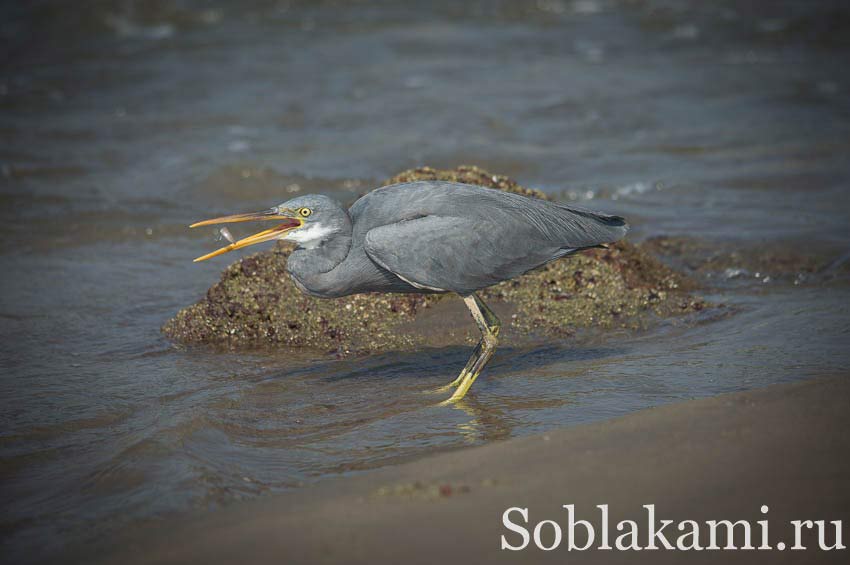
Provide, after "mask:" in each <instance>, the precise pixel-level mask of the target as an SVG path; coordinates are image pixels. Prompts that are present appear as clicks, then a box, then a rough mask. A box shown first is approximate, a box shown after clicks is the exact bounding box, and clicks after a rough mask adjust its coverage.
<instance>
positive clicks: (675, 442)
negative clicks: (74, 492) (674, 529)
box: [78, 376, 850, 563]
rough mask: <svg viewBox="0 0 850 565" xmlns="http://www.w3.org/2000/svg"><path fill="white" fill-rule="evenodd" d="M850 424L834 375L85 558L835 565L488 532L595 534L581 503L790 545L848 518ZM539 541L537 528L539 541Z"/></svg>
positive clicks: (195, 519)
mask: <svg viewBox="0 0 850 565" xmlns="http://www.w3.org/2000/svg"><path fill="white" fill-rule="evenodd" d="M849 424H850V380H848V378H847V377H846V376H845V377H834V378H829V379H818V380H813V381H806V382H799V383H794V384H784V385H775V386H771V387H768V388H764V389H760V390H753V391H749V392H743V393H736V394H727V395H721V396H717V397H713V398H707V399H700V400H694V401H688V402H682V403H676V404H671V405H667V406H662V407H658V408H653V409H649V410H644V411H640V412H637V413H634V414H631V415H628V416H625V417H622V418H618V419H615V420H611V421H606V422H601V423H596V424H590V425H585V426H578V427H574V428H569V429H561V430H555V431H552V432H550V433H547V434H545V435H537V436H533V437H525V438H518V439H511V440H507V441H503V442H496V443H492V444H489V445H485V446H482V447H476V448H470V449H463V450H458V451H454V452H450V453H444V454H440V455H436V456H430V457H426V458H424V459H421V460H418V461H414V462H411V463H407V464H403V465H398V466H394V467H388V468H384V469H380V470H377V471H374V472H369V473H366V474H363V475H360V476H356V477H351V478H343V479H336V480H327V481H324V482H320V483H319V484H317V485H315V486H313V487H308V488H303V489H299V490H296V491H293V492H291V493H286V494H283V495H277V496H269V497H266V498H263V499H260V500H256V501H251V502H247V503H242V504H234V505H232V506H230V507H227V508H225V509H221V510H218V511H214V512H210V513H206V514H200V515H194V516H191V517H174V518H169V519H167V520H165V521H163V522H161V523H159V524H155V525H152V526H145V527H141V528H138V529H135V530H132V531H128V532H126V533H124V534H123V535H120V536H118V537H117V538H114V539H113V540H112V542H111V544H112V545H111V546H110V547H108V548H105V549H106V550H105V551H104V548H97V552H96V553H97V554H98V556H99V557H100V561H101V562H103V563H236V562H248V563H337V562H347V563H376V562H380V563H434V562H451V563H461V562H465V563H480V562H492V561H505V562H518V563H533V562H538V561H540V560H542V559H545V560H552V561H559V562H571V561H574V562H581V563H588V562H594V563H596V562H598V563H603V562H604V563H610V562H627V561H628V562H635V561H639V562H644V561H648V560H649V557H650V555H651V559H652V561H653V562H655V561H659V560H660V561H662V562H671V563H672V562H682V561H683V560H684V561H685V562H691V561H697V562H710V561H713V562H719V561H720V560H722V561H723V562H724V563H725V562H727V561H729V560H731V561H734V562H745V563H752V562H765V563H777V562H787V563H792V562H793V563H820V562H832V561H834V562H839V561H841V562H846V561H844V559H846V556H847V550H843V551H842V550H836V551H831V552H829V553H827V552H824V551H820V550H818V549H808V550H806V551H799V550H798V551H790V550H789V551H784V552H780V551H777V550H775V549H774V550H772V551H764V550H761V551H759V550H751V551H740V550H739V551H702V552H693V551H689V552H682V551H652V552H651V553H649V552H648V551H646V550H644V551H643V552H642V553H640V554H637V553H636V552H635V551H616V550H608V551H605V550H599V549H590V550H587V551H582V552H578V551H567V548H566V546H565V545H561V547H559V548H558V549H555V550H553V551H551V552H548V553H544V552H543V551H540V550H538V549H537V548H535V547H534V545H533V543H532V544H530V545H529V547H528V548H527V549H525V550H523V551H517V552H513V551H500V549H499V547H500V539H501V536H502V535H507V536H510V537H507V538H506V539H507V540H508V541H509V542H510V543H511V544H518V543H520V541H521V538H520V535H519V534H517V533H512V532H509V531H508V530H507V529H506V528H505V527H503V525H502V521H501V520H502V513H503V512H504V511H505V510H506V509H507V508H509V507H512V506H519V507H527V508H528V511H529V517H530V522H531V524H532V525H533V524H536V523H537V522H538V521H540V520H543V519H552V520H555V521H557V522H559V524H561V525H562V526H564V525H565V524H566V519H567V515H566V511H565V510H564V509H563V508H561V506H562V505H564V504H574V505H575V508H576V515H577V517H578V518H586V519H588V520H589V521H590V522H591V523H593V524H594V527H595V529H596V531H597V535H598V532H599V531H600V527H601V524H600V523H599V511H598V510H597V509H596V508H595V506H596V505H599V504H607V505H608V506H609V509H610V515H609V518H608V519H609V522H610V524H611V529H612V530H613V525H614V524H616V523H617V522H618V521H619V520H622V519H628V518H630V519H634V520H635V521H636V522H638V523H645V522H646V518H645V516H646V510H645V509H644V508H642V505H644V504H654V505H655V511H656V514H657V515H658V516H659V517H663V518H666V519H671V520H675V521H676V522H679V521H682V520H685V519H691V520H696V521H705V520H710V519H717V520H720V519H728V520H732V521H735V520H739V519H744V520H748V521H749V522H750V523H751V524H753V525H755V521H756V520H759V519H765V518H767V519H769V523H770V526H769V527H770V543H771V546H772V547H775V546H776V545H777V543H778V542H779V541H781V540H783V539H784V540H785V541H787V542H789V544H788V545H789V547H790V545H791V543H790V541H791V536H792V535H793V534H792V531H793V529H792V528H791V527H790V526H789V523H790V520H794V519H801V520H805V519H812V520H817V519H823V520H827V521H829V520H839V519H841V520H845V521H846V520H847V518H848V514H849V513H850V456H848V453H850V438H848V435H847V433H846V430H847V428H848V425H849ZM762 505H767V506H768V507H769V510H768V512H767V513H766V514H763V513H761V512H760V508H761V506H762ZM515 518H516V520H514V521H520V518H519V516H518V515H516V516H515ZM641 527H642V532H641V536H645V526H641ZM529 529H531V527H529ZM551 535H552V533H551V531H549V530H546V533H545V534H544V535H542V538H543V539H544V540H551V539H552V538H551ZM671 537H674V538H675V536H671ZM754 537H755V538H757V537H758V536H757V535H754ZM816 537H817V536H816V535H814V534H813V533H809V534H804V537H803V540H804V544H805V545H807V546H809V547H817V540H816ZM612 540H613V535H612ZM845 542H846V536H845ZM546 543H549V541H546ZM612 543H613V541H612ZM674 543H675V542H674ZM641 544H642V545H644V546H645V545H646V542H645V540H643V539H642V540H641ZM721 545H722V544H721ZM756 545H757V543H756ZM594 547H595V546H594ZM91 549H92V548H89V550H87V551H84V552H83V553H79V554H78V555H79V556H80V557H81V560H84V561H90V558H91V557H92V553H91V552H90V550H91Z"/></svg>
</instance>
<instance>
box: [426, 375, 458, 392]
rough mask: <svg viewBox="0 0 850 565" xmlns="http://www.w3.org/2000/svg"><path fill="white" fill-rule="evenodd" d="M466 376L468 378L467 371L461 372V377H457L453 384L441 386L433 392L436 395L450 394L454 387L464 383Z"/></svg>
mask: <svg viewBox="0 0 850 565" xmlns="http://www.w3.org/2000/svg"><path fill="white" fill-rule="evenodd" d="M465 376H466V371H461V373H460V375H458V377H457V378H456V379H455V380H453V381H452V382H450V383H449V384H447V385H443V386H441V387H438V388H435V389H434V390H432V391H431V392H433V393H435V394H436V393H443V392H449V391H450V390H452V389H453V388H454V387H456V386H457V385H459V384H460V383H461V382H463V378H464V377H465Z"/></svg>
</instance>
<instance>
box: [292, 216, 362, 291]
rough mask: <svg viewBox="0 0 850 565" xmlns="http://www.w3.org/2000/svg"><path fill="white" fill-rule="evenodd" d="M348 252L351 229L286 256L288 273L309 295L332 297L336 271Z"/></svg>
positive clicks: (349, 226)
mask: <svg viewBox="0 0 850 565" xmlns="http://www.w3.org/2000/svg"><path fill="white" fill-rule="evenodd" d="M350 249H351V225H350V224H348V225H347V226H345V228H344V229H342V230H340V231H337V232H335V233H333V234H332V235H330V236H329V237H327V238H326V239H324V240H322V241H320V242H317V243H316V244H315V245H311V246H310V247H309V248H308V247H298V248H297V249H295V251H293V252H292V254H291V255H290V256H289V260H288V261H287V270H288V271H289V274H290V275H292V278H293V279H295V282H296V284H297V285H298V286H299V287H300V288H301V290H303V291H304V292H307V293H308V294H313V295H316V296H332V295H333V290H332V289H338V288H339V285H338V284H337V283H338V281H337V280H336V278H337V276H336V273H335V270H336V267H338V266H339V264H340V263H342V262H343V261H345V258H346V257H348V252H349V251H350Z"/></svg>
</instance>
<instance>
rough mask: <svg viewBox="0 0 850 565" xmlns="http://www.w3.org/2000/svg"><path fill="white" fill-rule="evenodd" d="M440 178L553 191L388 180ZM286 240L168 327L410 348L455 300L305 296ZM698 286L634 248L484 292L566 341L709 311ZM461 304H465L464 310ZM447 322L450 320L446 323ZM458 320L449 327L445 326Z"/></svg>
mask: <svg viewBox="0 0 850 565" xmlns="http://www.w3.org/2000/svg"><path fill="white" fill-rule="evenodd" d="M424 179H429V180H432V179H440V180H452V181H458V182H464V183H469V184H478V185H482V186H487V187H490V188H495V189H499V190H506V191H509V192H516V193H519V194H525V195H530V196H536V197H539V198H545V199H551V198H550V197H549V196H548V195H546V194H545V193H542V192H540V191H537V190H532V189H528V188H524V187H522V186H520V185H518V184H517V183H516V182H514V181H512V180H511V179H509V178H507V177H504V176H501V175H493V174H490V173H488V172H487V171H484V170H482V169H479V168H477V167H468V166H464V167H458V168H457V169H455V170H449V171H444V170H435V169H431V168H429V167H422V168H418V169H412V170H409V171H405V172H403V173H400V174H399V175H396V176H395V177H393V178H392V179H389V180H388V181H387V182H386V183H385V184H393V183H396V182H405V181H411V180H424ZM289 252H290V248H289V247H288V244H284V243H278V244H277V246H276V247H275V248H273V249H271V250H268V251H263V252H260V253H255V254H253V255H250V256H247V257H244V258H243V259H241V260H239V261H237V262H235V263H233V264H232V265H230V266H229V267H227V269H225V271H224V272H223V273H222V276H221V280H220V281H219V282H217V283H216V284H214V285H213V286H212V287H210V289H209V290H208V291H207V294H206V296H205V297H203V298H202V299H201V300H200V301H198V302H197V303H196V304H194V305H192V306H189V307H187V308H184V309H183V310H181V311H180V312H178V313H177V315H176V316H175V317H174V318H173V319H171V320H169V321H168V322H167V323H166V324H165V326H163V328H162V330H163V332H164V333H165V335H166V336H168V337H169V338H171V339H173V340H175V341H178V342H181V343H206V344H223V345H229V346H252V347H253V346H257V345H262V344H277V345H284V346H291V347H307V348H312V349H317V350H323V351H332V352H335V353H339V354H347V353H351V352H359V353H364V352H378V351H387V350H396V349H409V348H413V347H417V346H421V345H423V344H426V343H429V340H428V336H427V335H425V334H427V331H425V332H423V331H422V328H418V327H417V326H416V324H415V323H413V322H416V320H417V318H418V317H419V316H421V314H422V312H423V311H424V310H426V309H429V308H432V307H435V306H436V305H438V304H439V303H443V302H445V301H449V300H455V301H457V302H458V303H459V302H460V301H459V300H458V299H457V297H454V296H453V295H418V294H361V295H355V296H348V297H344V298H338V299H333V300H326V299H317V298H311V297H308V296H305V295H304V294H302V293H301V292H300V291H298V289H297V288H296V287H295V285H294V284H293V283H292V281H291V280H290V278H289V276H288V275H287V274H286V259H287V257H288V256H289ZM692 287H693V284H692V283H691V282H690V281H688V280H687V279H686V278H685V277H683V276H681V275H679V274H677V273H675V272H674V271H672V270H671V269H670V268H668V267H666V266H665V265H664V264H662V263H661V262H660V261H659V260H657V259H655V258H654V257H652V256H650V255H648V254H647V253H646V252H644V251H642V250H641V249H640V247H638V246H636V245H634V244H631V243H629V242H619V243H617V244H614V245H611V246H610V248H608V249H595V250H592V251H588V252H585V253H583V254H580V255H576V256H573V257H571V258H569V259H564V260H560V261H555V262H553V263H550V264H548V265H546V266H545V267H543V268H541V269H539V270H536V271H533V272H531V273H528V274H526V275H524V276H522V277H520V278H518V279H515V280H511V281H506V282H503V283H501V284H498V285H496V286H494V287H490V288H487V289H484V290H482V291H481V292H480V295H481V296H482V298H484V300H486V301H488V303H492V304H491V305H492V306H493V307H494V309H496V310H497V312H498V311H499V310H500V306H502V307H503V308H501V309H502V310H504V309H505V308H510V309H511V311H512V315H510V317H509V318H503V324H504V326H505V328H504V329H508V330H509V331H510V332H511V333H512V334H518V335H527V336H532V335H533V336H545V337H549V338H551V337H563V336H567V335H572V334H573V333H574V331H575V330H576V329H579V328H611V327H624V328H638V327H641V325H642V324H643V323H644V322H645V321H646V320H647V319H650V318H651V317H654V316H669V315H674V314H681V313H683V312H693V311H698V310H701V309H703V308H704V306H705V304H704V303H703V302H702V300H700V299H699V298H695V297H693V296H691V295H690V294H689V293H688V290H690V289H692ZM460 308H462V306H460ZM441 320H442V318H441ZM446 324H449V325H451V324H450V322H446ZM462 324H463V327H460V326H458V327H459V330H458V331H457V332H452V331H451V329H450V328H447V327H441V326H443V325H444V324H442V323H441V324H437V325H436V326H434V327H432V328H431V329H432V332H438V333H439V334H440V336H441V339H442V343H451V342H456V343H467V342H468V341H469V340H471V339H473V338H474V336H475V331H474V330H475V328H474V325H473V324H472V323H471V321H469V320H466V319H463V322H462Z"/></svg>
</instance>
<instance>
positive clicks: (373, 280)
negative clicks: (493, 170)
mask: <svg viewBox="0 0 850 565" xmlns="http://www.w3.org/2000/svg"><path fill="white" fill-rule="evenodd" d="M257 220H275V221H278V222H280V223H279V224H278V225H277V226H275V227H273V228H270V229H267V230H264V231H261V232H259V233H256V234H254V235H251V236H249V237H246V238H243V239H240V240H238V241H234V242H232V243H230V245H227V246H226V247H222V248H221V249H218V250H217V251H213V252H212V253H208V254H207V255H204V256H202V257H198V258H197V259H195V261H204V260H206V259H210V258H211V257H215V256H217V255H221V254H223V253H227V252H229V251H233V250H234V249H240V248H243V247H247V246H249V245H254V244H257V243H261V242H264V241H272V240H287V241H293V242H295V243H296V244H297V246H296V248H295V250H294V251H293V252H292V254H291V255H290V256H289V259H288V261H287V267H286V268H287V272H288V273H289V275H290V276H291V277H292V279H293V281H294V282H295V285H296V286H297V287H298V288H299V289H300V290H301V291H302V292H305V293H306V294H309V295H311V296H316V297H319V298H337V297H340V296H346V295H349V294H356V293H361V292H401V293H447V292H454V293H457V294H459V295H460V296H461V297H462V298H463V301H464V302H465V303H466V306H467V308H469V311H470V312H471V313H472V317H473V319H474V320H475V323H476V324H477V325H478V329H479V330H480V331H481V339H480V341H479V342H478V344H477V345H476V346H475V348H474V350H473V352H472V355H471V356H470V358H469V361H468V362H467V363H466V366H465V367H464V368H463V370H462V371H461V372H460V374H459V375H458V377H457V378H456V379H454V380H453V381H452V382H451V383H449V385H447V387H444V388H445V389H446V390H450V389H451V388H452V387H454V388H455V390H454V393H453V394H452V396H451V397H450V398H449V399H448V400H447V401H446V402H454V401H457V400H460V399H461V398H463V397H464V396H465V395H466V393H467V391H468V390H469V388H470V387H471V386H472V383H473V382H475V379H476V378H477V377H478V375H479V374H480V373H481V371H482V369H483V368H484V366H485V365H486V364H487V362H488V361H489V360H490V358H491V357H492V356H493V352H494V350H495V348H496V345H497V343H498V336H499V330H500V327H501V324H500V322H499V319H498V318H497V317H496V315H495V314H494V313H493V311H492V310H490V308H488V307H487V305H486V304H485V303H484V302H483V301H482V300H481V299H480V298H479V297H478V295H477V294H476V291H477V290H479V289H482V288H485V287H488V286H491V285H494V284H496V283H499V282H502V281H505V280H508V279H512V278H514V277H518V276H520V275H522V274H523V273H526V272H528V271H530V270H533V269H536V268H538V267H541V266H543V265H545V264H546V263H548V262H550V261H554V260H556V259H560V258H562V257H567V256H569V255H572V254H574V253H577V252H579V251H582V250H584V249H590V248H593V247H600V246H602V245H604V244H606V243H612V242H615V241H617V240H619V239H621V238H622V237H623V236H624V235H625V234H626V232H627V231H628V225H627V224H626V221H625V220H624V219H623V218H621V217H619V216H610V215H606V214H601V213H598V212H591V211H589V210H584V209H581V208H578V207H574V206H568V205H565V204H559V203H555V202H549V201H546V200H541V199H539V198H533V197H528V196H522V195H519V194H513V193H509V192H503V191H499V190H493V189H489V188H483V187H480V186H474V185H468V184H460V183H453V182H444V181H416V182H409V183H402V184H394V185H390V186H385V187H382V188H378V189H376V190H373V191H372V192H369V193H368V194H366V195H365V196H363V197H361V198H360V199H359V200H357V201H356V202H355V203H354V204H353V205H352V206H351V207H350V208H349V209H348V210H345V208H343V207H342V206H341V205H340V204H339V203H337V202H336V201H335V200H333V199H331V198H329V197H327V196H322V195H305V196H299V197H296V198H293V199H291V200H289V201H287V202H284V203H283V204H280V205H278V206H275V207H273V208H270V209H268V210H264V211H261V212H252V213H247V214H235V215H231V216H222V217H219V218H213V219H210V220H204V221H201V222H197V223H195V224H192V225H191V226H190V227H193V228H194V227H198V226H205V225H212V224H224V223H232V222H247V221H257Z"/></svg>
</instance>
